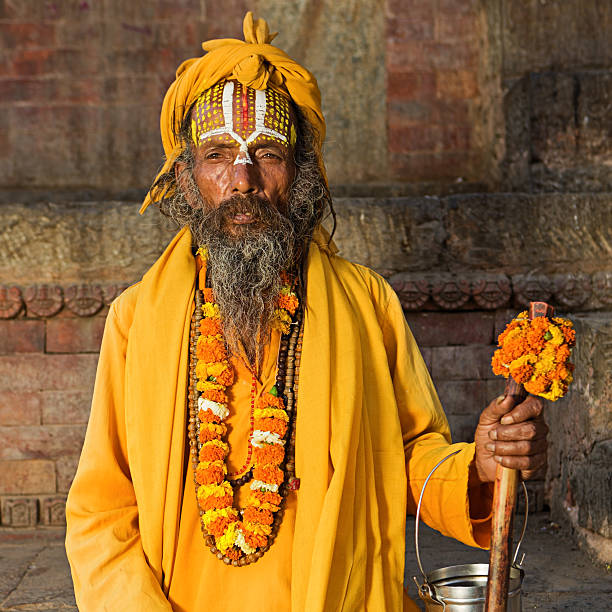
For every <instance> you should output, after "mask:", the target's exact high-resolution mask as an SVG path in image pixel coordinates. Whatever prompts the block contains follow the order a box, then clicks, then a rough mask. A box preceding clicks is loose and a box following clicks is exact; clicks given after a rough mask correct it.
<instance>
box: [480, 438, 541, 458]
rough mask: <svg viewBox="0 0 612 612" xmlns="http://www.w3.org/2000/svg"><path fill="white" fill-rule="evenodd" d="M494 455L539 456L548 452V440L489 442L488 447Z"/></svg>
mask: <svg viewBox="0 0 612 612" xmlns="http://www.w3.org/2000/svg"><path fill="white" fill-rule="evenodd" d="M485 448H486V449H487V450H488V451H491V452H492V453H493V454H494V455H508V456H519V455H539V454H541V453H545V452H546V448H547V444H546V438H538V439H536V440H529V441H528V440H523V441H519V442H489V443H488V444H487V445H486V447H485Z"/></svg>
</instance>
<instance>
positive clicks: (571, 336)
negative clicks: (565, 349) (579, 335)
mask: <svg viewBox="0 0 612 612" xmlns="http://www.w3.org/2000/svg"><path fill="white" fill-rule="evenodd" d="M561 333H562V334H563V338H565V341H566V342H567V343H568V344H569V346H570V348H571V347H573V346H574V345H575V344H576V330H574V329H572V328H571V327H567V326H565V325H562V326H561Z"/></svg>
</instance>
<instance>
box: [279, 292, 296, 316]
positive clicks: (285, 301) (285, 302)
mask: <svg viewBox="0 0 612 612" xmlns="http://www.w3.org/2000/svg"><path fill="white" fill-rule="evenodd" d="M298 305H299V302H298V299H297V297H296V296H295V295H293V294H291V293H290V294H288V295H285V294H281V295H280V297H279V298H278V306H279V308H284V309H285V310H286V311H287V312H288V313H289V314H294V313H295V311H296V310H297V307H298Z"/></svg>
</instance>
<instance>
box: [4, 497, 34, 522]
mask: <svg viewBox="0 0 612 612" xmlns="http://www.w3.org/2000/svg"><path fill="white" fill-rule="evenodd" d="M0 513H1V516H2V526H3V527H34V526H35V525H36V523H37V518H38V503H37V500H36V498H34V497H3V498H2V499H1V500H0Z"/></svg>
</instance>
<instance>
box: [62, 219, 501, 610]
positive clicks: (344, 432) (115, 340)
mask: <svg viewBox="0 0 612 612" xmlns="http://www.w3.org/2000/svg"><path fill="white" fill-rule="evenodd" d="M195 277H196V269H195V263H194V259H193V256H192V255H191V236H190V234H189V232H188V230H183V231H182V232H180V233H179V234H178V235H177V237H176V238H175V240H174V241H173V242H172V243H171V244H170V246H169V247H168V249H167V250H166V251H165V253H164V254H163V255H162V256H161V257H160V259H159V260H158V262H157V263H156V264H155V265H154V266H153V268H151V270H150V271H149V272H147V274H146V275H145V277H144V278H143V281H142V282H141V283H140V284H139V285H136V286H134V287H132V288H130V289H128V290H127V291H126V292H125V293H124V294H123V295H122V296H121V297H120V298H118V299H117V300H116V301H115V302H114V303H113V305H112V307H111V310H110V313H109V317H108V320H107V326H106V330H105V335H104V339H103V343H102V349H101V354H100V363H99V367H98V375H97V379H96V386H95V390H94V399H93V404H92V412H91V416H90V422H89V425H88V430H87V435H86V440H85V444H84V448H83V452H82V455H81V460H80V462H79V467H78V470H77V474H76V476H75V480H74V482H73V485H72V487H71V490H70V494H69V498H68V503H67V509H66V513H67V535H66V549H67V553H68V558H69V561H70V565H71V569H72V574H73V580H74V584H75V594H76V598H77V603H78V605H79V609H80V610H81V611H82V612H89V611H94V610H113V611H115V610H130V611H132V610H134V611H136V610H142V611H143V612H144V611H147V612H153V611H158V610H160V611H161V610H164V611H166V612H168V611H169V610H172V609H173V606H172V604H171V602H175V603H176V606H177V607H176V608H174V609H177V610H180V609H185V610H190V611H193V612H195V611H196V610H199V609H206V610H215V609H218V610H232V609H253V610H257V609H258V608H257V605H258V604H257V602H258V596H261V593H268V592H269V591H273V590H275V589H277V588H279V590H281V591H283V593H285V595H284V596H283V601H284V607H280V608H279V609H285V610H292V611H293V612H338V611H340V610H342V611H344V612H354V611H360V610H370V611H381V612H383V611H384V612H388V611H398V612H399V610H401V609H402V607H403V606H409V605H410V604H409V603H408V602H406V601H405V598H404V595H403V591H402V582H403V575H404V546H405V534H404V526H405V514H406V511H408V512H414V511H415V505H416V500H417V499H418V495H419V493H420V489H421V487H422V484H423V481H424V479H425V478H426V476H427V474H428V473H429V471H430V470H431V468H432V467H433V465H435V463H437V462H438V461H439V460H440V459H441V458H443V457H445V456H446V455H448V454H449V453H450V452H452V451H453V450H457V449H460V450H461V452H460V453H459V454H458V455H456V456H455V457H453V458H452V459H450V460H449V461H447V462H445V463H444V464H443V465H442V466H441V467H440V468H439V470H438V472H437V473H436V476H435V477H434V478H432V480H431V481H430V484H429V485H428V491H427V494H426V495H425V498H424V506H423V508H422V516H423V519H424V520H425V521H426V522H427V523H428V524H429V525H431V526H432V527H434V528H436V529H438V530H440V531H442V532H443V533H445V534H446V535H450V536H452V537H455V538H457V539H460V540H462V541H464V542H466V543H467V544H471V545H473V546H487V545H488V538H489V535H488V534H489V528H490V524H489V520H488V517H486V518H482V519H477V518H476V519H473V518H471V517H470V509H471V510H472V516H473V517H479V516H486V514H487V511H488V500H487V499H484V501H483V503H482V504H481V503H480V501H479V497H478V492H479V491H472V492H468V473H469V465H470V463H471V461H472V459H473V454H474V445H473V444H466V443H460V444H455V445H450V435H449V430H448V424H447V422H446V419H445V417H444V413H443V411H442V409H441V406H440V404H439V401H438V399H437V396H436V393H435V390H434V388H433V385H432V383H431V379H430V377H429V374H428V373H427V370H426V368H425V365H424V363H423V360H422V358H421V356H420V353H419V351H418V348H417V346H416V343H415V342H414V339H413V337H412V334H411V333H410V331H409V329H408V327H407V325H406V323H405V319H404V317H403V313H402V309H401V306H400V304H399V300H398V299H397V296H396V295H395V294H394V292H393V291H392V290H391V288H390V287H389V285H388V284H387V283H386V282H385V281H384V280H383V279H382V278H381V277H379V276H378V275H376V274H375V273H373V272H372V271H370V270H368V269H366V268H364V267H362V266H358V265H355V264H351V263H349V262H347V261H346V260H344V259H342V258H340V257H338V256H336V255H334V254H333V253H330V252H329V251H327V250H326V249H325V248H324V247H322V246H321V245H319V244H316V243H313V244H312V246H311V248H310V251H309V256H308V261H307V266H306V284H307V310H306V313H305V320H304V342H303V351H302V362H301V368H300V388H299V393H298V404H297V411H298V412H297V414H298V416H297V425H296V457H295V463H296V475H297V476H298V477H299V478H300V479H301V487H300V489H299V491H298V492H297V494H292V495H293V496H294V497H293V499H294V501H293V503H294V506H293V507H294V514H292V513H291V512H289V516H287V514H286V515H285V520H284V522H283V526H282V527H281V532H282V534H281V535H280V536H279V538H278V539H277V540H276V541H275V543H274V544H273V546H272V548H271V549H270V551H269V552H268V553H267V554H266V555H264V557H263V558H262V559H261V560H260V561H259V562H258V563H256V564H254V565H253V566H251V567H247V568H223V567H217V566H214V569H212V570H211V571H212V572H215V576H217V577H219V578H218V581H217V579H216V578H215V579H214V580H212V581H210V582H209V583H208V584H211V583H212V585H213V586H214V590H213V591H211V592H208V589H206V592H204V591H201V590H199V589H194V588H193V585H194V584H196V583H198V582H199V581H200V580H202V581H203V582H206V581H208V579H209V576H206V577H204V578H203V577H202V572H203V571H205V570H204V566H202V565H200V560H201V559H202V557H200V556H199V552H198V553H195V554H196V556H195V557H194V556H192V554H190V552H189V549H191V550H193V549H192V545H193V543H194V540H195V542H197V543H198V544H197V545H199V544H200V543H201V536H200V534H199V526H197V521H196V520H195V516H194V515H192V514H191V512H192V510H191V509H195V496H194V493H193V484H192V480H191V476H190V475H189V474H188V475H187V476H186V475H185V473H184V469H183V468H184V464H185V462H184V450H185V442H186V441H185V429H186V428H185V415H186V412H185V406H186V386H187V379H186V375H187V364H188V350H187V344H188V343H187V340H188V334H189V321H190V317H191V312H192V309H193V291H194V285H195ZM268 365H269V364H268ZM265 375H266V374H265V372H264V376H265ZM268 376H269V378H270V380H272V378H273V375H272V374H271V372H270V370H269V369H268ZM262 382H264V386H265V385H266V384H267V382H266V381H262ZM236 450H237V455H236V457H234V458H232V460H233V461H236V462H238V463H239V462H240V461H241V460H243V457H244V453H242V454H241V452H240V450H239V449H238V448H237V449H236ZM184 493H185V495H184ZM290 498H291V496H290ZM291 503H292V502H291V499H290V505H291ZM190 508H191V509H190ZM292 522H293V526H292V525H291V523H292ZM291 527H293V528H291ZM185 546H187V548H185ZM202 546H203V544H202ZM204 553H205V556H204V558H203V561H202V563H205V564H209V563H214V562H215V561H216V562H217V563H218V560H215V559H214V558H213V557H212V555H211V554H210V552H209V551H207V550H204ZM206 555H208V557H206ZM288 560H290V562H289V561H288ZM266 563H267V564H269V565H268V567H270V568H271V569H270V571H269V572H263V571H262V572H261V573H258V572H260V570H261V568H265V567H266V565H265V564H266ZM219 565H221V564H219ZM206 567H207V568H208V567H209V566H208V565H207V566H206ZM211 567H212V566H211ZM225 570H227V571H228V572H235V574H232V577H231V579H229V580H228V581H225V580H223V577H222V576H221V574H222V572H224V571H225ZM248 572H252V575H251V576H249V575H248ZM236 576H238V579H237V580H233V579H234V578H235V577H236ZM222 580H223V581H222ZM236 585H238V586H236ZM287 590H289V591H290V593H287ZM287 595H289V597H290V603H289V601H287V599H286V596H287ZM169 599H170V601H169ZM280 605H282V604H280ZM181 606H182V608H181ZM215 606H216V607H215ZM260 609H262V610H263V609H265V606H264V607H261V608H260ZM268 609H270V608H269V607H268Z"/></svg>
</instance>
